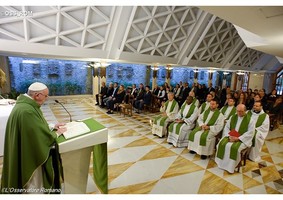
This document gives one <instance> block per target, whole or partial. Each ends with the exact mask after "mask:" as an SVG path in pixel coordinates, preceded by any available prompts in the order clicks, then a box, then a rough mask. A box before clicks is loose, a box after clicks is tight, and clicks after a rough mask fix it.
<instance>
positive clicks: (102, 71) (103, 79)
mask: <svg viewBox="0 0 283 200" xmlns="http://www.w3.org/2000/svg"><path fill="white" fill-rule="evenodd" d="M99 79H100V81H99V89H100V87H101V85H102V82H105V83H106V67H100V71H99ZM99 92H100V91H99Z"/></svg>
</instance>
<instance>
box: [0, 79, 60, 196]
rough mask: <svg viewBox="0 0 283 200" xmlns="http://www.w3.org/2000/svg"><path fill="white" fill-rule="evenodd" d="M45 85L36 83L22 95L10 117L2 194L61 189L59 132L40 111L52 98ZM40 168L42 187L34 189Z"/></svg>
mask: <svg viewBox="0 0 283 200" xmlns="http://www.w3.org/2000/svg"><path fill="white" fill-rule="evenodd" d="M38 85H39V86H38ZM44 86H45V85H44V84H42V85H41V84H40V83H37V85H36V86H34V85H33V84H32V85H31V86H30V87H29V92H28V94H24V95H20V96H19V97H18V99H17V102H16V105H15V107H14V108H13V110H12V112H11V114H10V116H9V119H8V122H7V126H6V134H5V146H4V160H3V171H2V177H1V190H0V191H1V193H60V192H61V190H60V175H59V172H60V167H59V166H60V165H59V154H58V151H57V148H56V143H55V139H56V138H57V135H56V133H55V132H54V131H51V130H50V128H49V125H48V124H47V122H46V120H45V119H44V117H43V114H42V111H41V110H40V106H41V105H42V104H43V103H44V102H45V100H46V98H47V97H48V88H47V87H46V86H45V87H46V88H45V87H44ZM38 87H39V89H38ZM42 88H45V89H43V90H42ZM31 89H33V91H32V90H31ZM39 90H40V92H38V91H39ZM58 125H59V124H58ZM58 125H57V127H58ZM61 125H62V124H61ZM63 132H64V131H63ZM37 170H39V172H40V173H39V177H40V179H39V180H40V181H39V182H41V183H40V188H39V187H37V186H36V187H35V188H33V186H34V184H31V185H32V187H30V182H32V180H33V178H34V175H35V174H36V172H37ZM41 174H42V176H41ZM33 183H36V182H33Z"/></svg>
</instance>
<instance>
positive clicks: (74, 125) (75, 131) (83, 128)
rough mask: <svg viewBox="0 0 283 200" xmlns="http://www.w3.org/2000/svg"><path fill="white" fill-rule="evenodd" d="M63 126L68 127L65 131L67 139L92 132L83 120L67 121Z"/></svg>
mask: <svg viewBox="0 0 283 200" xmlns="http://www.w3.org/2000/svg"><path fill="white" fill-rule="evenodd" d="M62 127H65V128H67V131H66V132H64V133H63V135H64V137H65V138H66V139H69V138H72V137H76V136H79V135H82V134H84V133H87V132H90V129H89V128H88V127H87V125H86V124H85V123H83V122H76V121H73V122H69V123H66V125H65V126H62Z"/></svg>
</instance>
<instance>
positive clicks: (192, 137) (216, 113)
mask: <svg viewBox="0 0 283 200" xmlns="http://www.w3.org/2000/svg"><path fill="white" fill-rule="evenodd" d="M209 113H210V109H207V110H206V111H205V112H204V114H203V122H205V121H206V119H207V117H208V115H209ZM219 115H220V111H219V110H218V109H217V110H215V111H214V113H213V114H212V116H211V118H210V120H209V121H208V123H207V126H212V125H214V124H215V122H216V120H217V119H218V117H219ZM198 131H201V127H200V126H199V127H196V128H195V129H194V130H193V131H192V132H191V133H190V135H189V141H191V142H193V141H194V140H195V135H196V133H197V132H198ZM208 133H209V130H206V131H203V133H202V134H201V137H200V141H199V145H200V146H206V140H207V136H208Z"/></svg>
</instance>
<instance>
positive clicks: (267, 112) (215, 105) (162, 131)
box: [96, 81, 283, 173]
mask: <svg viewBox="0 0 283 200" xmlns="http://www.w3.org/2000/svg"><path fill="white" fill-rule="evenodd" d="M96 102H97V104H96V105H99V106H100V107H101V108H106V109H107V114H113V113H114V110H115V109H116V110H117V111H118V110H119V109H124V108H125V105H127V106H128V107H131V108H132V109H133V110H134V111H135V112H136V113H137V114H139V113H141V112H145V111H146V109H148V110H151V111H152V112H157V114H156V117H154V118H153V119H152V120H151V125H152V134H153V135H155V136H157V137H165V138H166V139H167V142H168V143H169V144H172V145H173V146H174V147H176V148H178V147H183V148H188V150H189V152H190V153H191V154H198V155H200V157H201V159H207V158H208V157H210V158H213V159H215V162H216V163H217V165H218V167H219V168H221V169H224V170H226V171H228V172H230V173H234V170H235V168H236V167H237V166H238V164H239V162H240V160H241V152H242V151H244V150H245V151H247V152H248V159H249V160H251V161H254V162H259V161H260V153H261V149H262V146H263V144H264V140H265V138H266V136H267V134H268V132H269V130H273V129H274V128H277V127H278V124H279V121H280V120H281V115H282V110H283V108H282V96H279V95H277V91H276V90H275V89H274V90H272V92H271V93H270V94H266V93H265V90H264V89H259V90H258V89H254V90H252V89H248V90H247V91H246V92H244V91H242V90H237V91H231V89H230V87H225V88H222V89H220V88H219V87H215V88H214V87H213V86H212V84H211V83H210V84H209V86H208V87H206V85H205V84H198V83H194V84H193V85H192V86H191V87H190V86H189V84H188V83H182V82H181V81H180V83H179V84H176V86H175V87H172V86H170V85H169V84H168V83H165V84H164V85H161V86H157V85H155V87H154V88H153V89H150V86H144V85H143V84H142V83H140V84H139V86H138V87H137V85H136V84H133V85H132V86H131V87H128V88H126V89H125V88H124V86H123V85H120V86H119V85H118V83H110V84H109V86H108V87H106V84H105V83H102V86H101V90H100V93H99V94H97V95H96ZM150 108H151V109H150ZM158 112H159V113H158ZM214 157H215V158H214Z"/></svg>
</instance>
